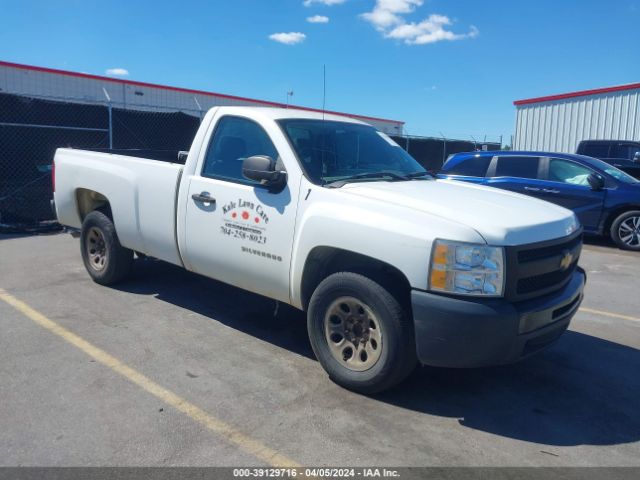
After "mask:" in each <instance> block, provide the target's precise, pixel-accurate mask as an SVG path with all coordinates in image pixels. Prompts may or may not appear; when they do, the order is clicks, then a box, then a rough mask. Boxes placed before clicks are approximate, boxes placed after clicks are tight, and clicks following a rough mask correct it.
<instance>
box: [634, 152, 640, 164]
mask: <svg viewBox="0 0 640 480" xmlns="http://www.w3.org/2000/svg"><path fill="white" fill-rule="evenodd" d="M633 161H634V162H635V163H640V152H636V153H634V154H633Z"/></svg>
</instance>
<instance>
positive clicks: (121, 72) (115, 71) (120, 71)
mask: <svg viewBox="0 0 640 480" xmlns="http://www.w3.org/2000/svg"><path fill="white" fill-rule="evenodd" d="M104 73H106V74H107V75H115V76H117V77H126V76H127V75H129V70H127V69H126V68H107V69H106V70H105V72H104Z"/></svg>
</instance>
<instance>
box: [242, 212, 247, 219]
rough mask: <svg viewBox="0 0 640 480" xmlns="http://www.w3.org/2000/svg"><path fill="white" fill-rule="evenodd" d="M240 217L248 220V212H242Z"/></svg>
mask: <svg viewBox="0 0 640 480" xmlns="http://www.w3.org/2000/svg"><path fill="white" fill-rule="evenodd" d="M242 218H244V219H245V220H249V212H242Z"/></svg>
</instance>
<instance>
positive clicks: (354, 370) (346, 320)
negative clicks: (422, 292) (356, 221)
mask: <svg viewBox="0 0 640 480" xmlns="http://www.w3.org/2000/svg"><path fill="white" fill-rule="evenodd" d="M307 328H308V332H309V339H310V341H311V346H312V348H313V351H314V353H315V354H316V357H317V358H318V361H319V362H320V364H321V365H322V367H323V368H324V369H325V370H326V372H327V373H328V374H329V377H330V378H331V379H332V380H333V381H334V382H335V383H337V384H338V385H341V386H342V387H345V388H347V389H349V390H353V391H355V392H359V393H364V394H373V393H377V392H381V391H383V390H386V389H389V388H391V387H393V386H394V385H396V384H398V383H400V382H401V381H402V380H404V379H405V378H406V377H407V376H408V375H409V374H410V373H411V372H412V371H413V369H414V368H415V365H416V362H417V360H416V347H415V341H414V331H413V325H412V323H411V318H410V316H409V315H408V312H406V311H405V309H404V308H403V307H402V305H401V304H400V303H399V302H398V300H397V299H396V298H395V297H394V296H393V295H391V294H390V293H389V292H388V291H387V290H386V289H385V288H383V287H382V286H381V285H379V284H378V283H376V282H374V281H373V280H371V279H370V278H367V277H365V276H363V275H359V274H356V273H350V272H340V273H335V274H333V275H330V276H329V277H327V278H326V279H324V280H323V281H322V282H321V283H320V285H318V287H317V288H316V290H315V292H313V295H312V297H311V301H310V303H309V311H308V314H307Z"/></svg>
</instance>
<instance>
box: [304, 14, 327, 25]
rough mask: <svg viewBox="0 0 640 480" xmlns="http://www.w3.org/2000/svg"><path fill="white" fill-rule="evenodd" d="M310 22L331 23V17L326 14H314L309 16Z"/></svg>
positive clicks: (308, 20)
mask: <svg viewBox="0 0 640 480" xmlns="http://www.w3.org/2000/svg"><path fill="white" fill-rule="evenodd" d="M307 22H309V23H329V17H325V16H324V15H314V16H313V17H307Z"/></svg>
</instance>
